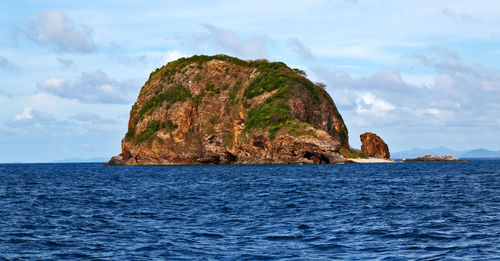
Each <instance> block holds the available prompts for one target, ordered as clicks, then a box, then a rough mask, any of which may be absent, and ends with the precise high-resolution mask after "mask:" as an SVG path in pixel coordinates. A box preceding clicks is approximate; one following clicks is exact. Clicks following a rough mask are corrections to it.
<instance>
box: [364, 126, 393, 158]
mask: <svg viewBox="0 0 500 261" xmlns="http://www.w3.org/2000/svg"><path fill="white" fill-rule="evenodd" d="M360 138H361V151H363V152H364V153H366V154H368V156H369V157H374V158H381V159H390V158H391V154H390V153H389V146H387V144H386V143H385V142H384V141H383V140H382V139H381V138H380V137H379V136H377V135H376V134H375V133H371V132H366V133H363V134H361V135H360Z"/></svg>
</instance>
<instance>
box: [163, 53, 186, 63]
mask: <svg viewBox="0 0 500 261" xmlns="http://www.w3.org/2000/svg"><path fill="white" fill-rule="evenodd" d="M186 56H187V55H185V54H183V53H182V52H181V51H179V50H171V51H167V52H166V53H165V54H164V55H163V57H162V59H161V65H165V64H167V63H169V62H171V61H175V60H177V59H179V58H182V57H186Z"/></svg>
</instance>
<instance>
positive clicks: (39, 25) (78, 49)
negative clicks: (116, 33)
mask: <svg viewBox="0 0 500 261" xmlns="http://www.w3.org/2000/svg"><path fill="white" fill-rule="evenodd" d="M20 32H21V33H22V34H23V35H24V36H25V37H26V38H27V39H29V40H31V41H33V42H34V43H37V44H40V45H44V46H50V47H52V48H53V49H55V50H56V51H58V52H75V53H88V52H92V51H95V50H96V49H97V46H96V43H95V42H94V31H93V29H92V28H91V27H89V26H87V25H84V24H80V25H76V24H75V23H74V22H73V21H72V20H71V19H69V18H68V17H67V16H65V15H64V14H63V13H61V12H59V11H54V10H53V11H47V12H40V13H38V15H37V17H36V18H34V19H28V21H27V23H26V25H25V26H24V27H22V28H21V29H20Z"/></svg>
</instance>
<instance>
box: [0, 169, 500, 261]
mask: <svg viewBox="0 0 500 261" xmlns="http://www.w3.org/2000/svg"><path fill="white" fill-rule="evenodd" d="M499 169H500V161H499V160H481V161H471V162H463V163H461V164H453V163H435V164H428V163H411V164H372V165H366V164H359V165H355V164H342V165H312V166H307V165H268V166H154V167H126V166H117V167H103V166H101V165H100V164H4V165H0V206H1V207H0V216H1V219H0V232H1V234H2V236H1V237H0V260H40V259H43V260H53V259H55V260H59V259H69V260H78V259H82V260H89V259H97V260H151V259H174V260H200V259H201V260H206V259H214V260H221V259H223V260H268V259H274V260H275V259H291V260H310V259H317V260H331V259H337V260H338V259H340V260H345V259H351V260H352V259H354V260H366V259H380V260H442V259H453V260H455V259H457V260H462V259H465V260H471V259H473V260H492V259H495V258H498V257H499V256H500V247H499V246H500V239H499V236H498V235H499V234H500V216H499V213H500V189H499V188H500V176H499V175H500V172H499V171H498V170H499Z"/></svg>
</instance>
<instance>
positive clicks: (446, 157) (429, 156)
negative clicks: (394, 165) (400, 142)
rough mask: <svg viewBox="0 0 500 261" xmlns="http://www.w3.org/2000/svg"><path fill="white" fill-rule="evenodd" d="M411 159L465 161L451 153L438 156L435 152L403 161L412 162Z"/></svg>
mask: <svg viewBox="0 0 500 261" xmlns="http://www.w3.org/2000/svg"><path fill="white" fill-rule="evenodd" d="M412 161H465V160H463V159H458V158H455V157H453V156H451V155H444V156H438V155H436V154H427V155H424V156H422V157H418V158H415V159H407V160H403V162H412Z"/></svg>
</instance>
